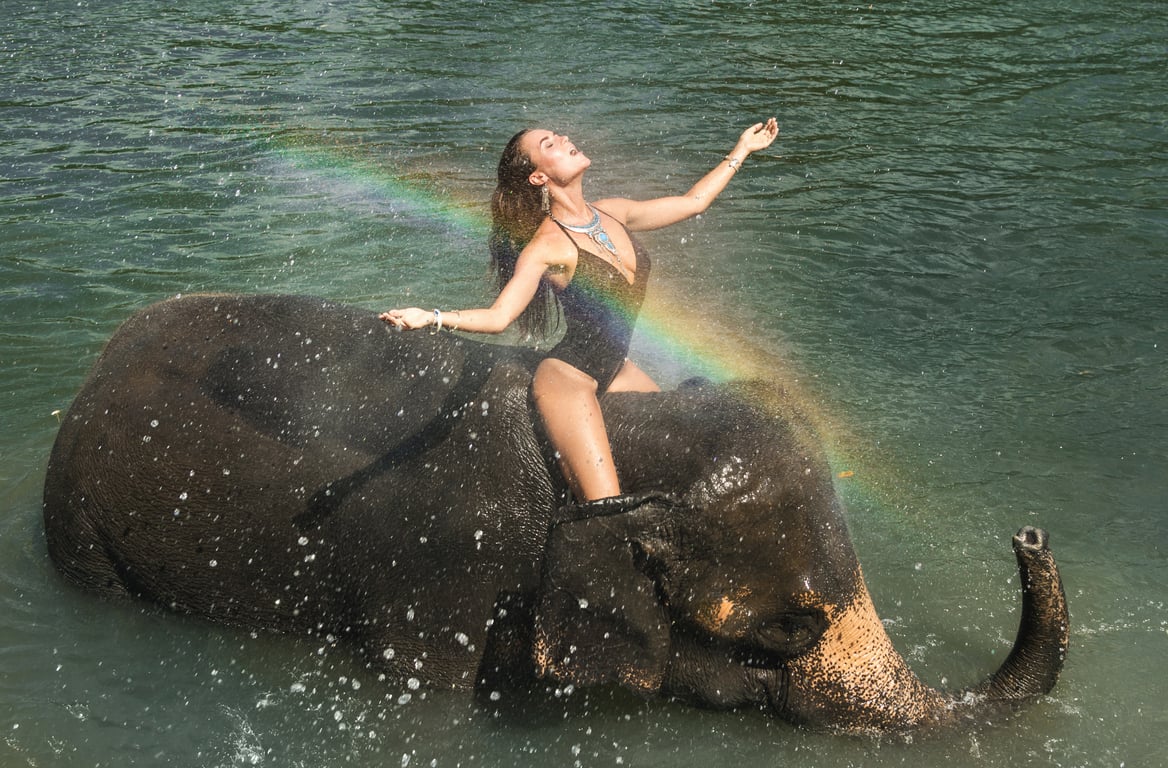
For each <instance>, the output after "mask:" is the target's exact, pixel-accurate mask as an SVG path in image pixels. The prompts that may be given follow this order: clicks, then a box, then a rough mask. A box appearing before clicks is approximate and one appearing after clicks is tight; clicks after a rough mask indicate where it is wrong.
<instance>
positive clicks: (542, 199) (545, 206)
mask: <svg viewBox="0 0 1168 768" xmlns="http://www.w3.org/2000/svg"><path fill="white" fill-rule="evenodd" d="M539 209H540V210H541V211H543V212H544V214H546V215H549V216H550V215H551V212H552V196H551V194H550V193H549V192H548V188H547V185H546V184H545V185H544V186H542V187H540V188H539Z"/></svg>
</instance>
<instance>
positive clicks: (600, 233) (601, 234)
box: [552, 203, 625, 269]
mask: <svg viewBox="0 0 1168 768" xmlns="http://www.w3.org/2000/svg"><path fill="white" fill-rule="evenodd" d="M587 205H588V210H590V211H592V221H590V222H588V223H587V224H584V225H583V226H577V225H575V224H565V223H564V222H562V221H560V220H559V219H557V218H556V217H555V216H552V221H554V222H555V223H557V224H559V225H560V226H561V227H563V228H564V229H570V230H571V231H573V232H578V233H580V234H581V235H587V236H588V239H589V240H591V241H592V242H594V243H596V244H597V245H599V246H600V247H601V248H603V249H604V250H606V251H608V252H609V253H611V254H612V257H613V258H614V259H616V263H617V264H618V265H619V266H620V268H621V269H624V268H625V263H624V262H623V261H621V257H620V254H619V253H617V252H616V245H614V244H613V242H612V238H611V237H609V236H608V233H607V232H605V231H604V225H603V224H601V223H600V211H598V210H596V209H595V208H594V207H592V204H591V203H588V204H587Z"/></svg>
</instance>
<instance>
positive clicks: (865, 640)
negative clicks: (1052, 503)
mask: <svg viewBox="0 0 1168 768" xmlns="http://www.w3.org/2000/svg"><path fill="white" fill-rule="evenodd" d="M1014 552H1015V555H1016V556H1017V558H1018V569H1019V573H1020V575H1021V580H1022V596H1023V602H1022V618H1021V622H1020V626H1019V629H1018V636H1017V639H1016V640H1015V643H1014V649H1013V651H1012V652H1011V653H1010V655H1009V657H1008V658H1007V659H1006V661H1005V662H1004V663H1003V664H1002V667H1001V668H1000V669H999V670H998V671H997V672H996V673H995V674H994V675H993V676H991V677H990V678H989V679H988V680H986V681H985V682H984V683H982V684H981V685H979V686H977V687H975V688H973V689H971V690H970V691H967V692H964V693H962V694H958V695H953V694H946V693H942V692H940V691H937V690H934V689H932V688H929V687H928V686H926V685H924V684H923V683H922V682H921V681H920V680H919V679H918V678H917V676H916V675H915V674H914V673H913V672H912V670H910V669H909V668H908V665H907V664H906V663H905V661H904V658H903V657H902V656H901V655H900V654H899V653H897V652H896V650H895V649H894V648H893V646H892V642H891V640H890V639H889V637H888V634H887V633H886V632H885V630H884V626H883V624H882V623H881V621H880V618H879V617H878V616H877V615H876V610H875V608H874V607H873V605H872V599H871V597H870V596H869V594H868V590H867V588H866V587H865V586H864V581H863V577H862V576H860V575H859V574H857V578H858V584H857V589H856V592H855V597H854V599H853V600H852V601H851V602H850V603H848V604H846V605H835V606H832V605H829V606H824V609H825V610H826V611H827V612H828V614H829V627H830V628H829V630H828V631H827V632H826V633H825V634H824V636H823V638H822V639H821V641H820V643H819V644H818V645H817V646H816V647H815V648H814V649H812V650H811V651H810V652H809V653H808V654H806V655H805V656H802V657H800V658H799V659H797V660H795V661H794V662H792V664H791V665H790V675H789V678H788V688H787V690H786V691H784V702H783V709H784V710H785V711H786V712H787V713H788V714H789V715H790V716H791V717H793V718H795V719H797V720H802V721H804V722H809V723H815V724H827V725H829V726H830V725H832V724H835V725H838V726H839V727H840V728H842V729H845V730H849V731H861V732H864V731H868V732H887V731H903V730H910V729H914V728H920V727H927V726H932V725H944V724H947V723H950V722H953V721H955V720H957V719H959V718H960V717H961V716H962V713H963V712H965V713H967V714H973V713H976V712H980V711H981V710H982V709H985V708H989V707H993V706H1000V705H1001V704H1002V703H1009V702H1017V701H1021V700H1024V699H1029V698H1033V697H1035V696H1041V695H1043V694H1045V693H1047V692H1048V691H1050V689H1051V688H1052V687H1053V686H1054V683H1055V680H1056V679H1057V678H1058V674H1059V671H1060V670H1061V669H1062V665H1063V660H1064V659H1065V657H1066V650H1067V638H1068V627H1069V623H1068V616H1067V604H1066V599H1065V597H1064V594H1063V588H1062V582H1061V580H1060V579H1059V574H1058V568H1057V566H1056V565H1055V562H1054V557H1053V555H1052V554H1051V552H1050V549H1049V548H1048V546H1047V535H1046V532H1045V531H1042V530H1040V529H1037V528H1030V527H1027V528H1023V529H1022V530H1021V531H1019V532H1018V534H1017V535H1015V537H1014Z"/></svg>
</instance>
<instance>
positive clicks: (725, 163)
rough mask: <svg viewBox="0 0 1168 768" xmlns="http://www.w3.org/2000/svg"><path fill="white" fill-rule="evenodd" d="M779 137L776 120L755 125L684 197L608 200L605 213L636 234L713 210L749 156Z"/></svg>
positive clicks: (604, 204)
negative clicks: (719, 197)
mask: <svg viewBox="0 0 1168 768" xmlns="http://www.w3.org/2000/svg"><path fill="white" fill-rule="evenodd" d="M778 135H779V125H778V123H777V122H776V121H775V118H773V117H772V118H770V119H768V120H767V121H766V122H763V123H755V124H754V125H752V126H750V127H749V128H747V129H746V130H745V131H743V132H742V135H741V136H739V137H738V143H737V144H735V145H734V149H733V150H732V151H731V152H730V154H728V155H726V157H725V158H724V159H723V160H722V162H720V163H718V164H717V165H716V166H714V168H713V170H711V171H710V172H709V173H707V174H706V175H705V176H703V177H702V178H701V179H700V180H699V181H698V183H697V184H694V185H693V186H692V187H690V190H689V191H688V192H686V193H685V194H684V195H676V196H672V197H659V198H656V199H653V200H625V199H614V200H606V201H604V202H603V204H602V205H603V207H604V210H606V211H608V212H610V213H611V214H612V215H614V216H617V217H621V218H623V219H624V223H625V226H627V227H628V228H629V229H631V230H634V231H645V230H649V229H660V228H661V227H667V226H669V225H670V224H676V223H677V222H679V221H684V220H685V219H688V218H689V217H691V216H696V215H698V214H699V213H701V212H703V211H705V210H706V209H707V208H709V207H710V203H712V202H714V198H716V197H717V196H718V195H719V194H721V192H722V190H723V189H725V188H726V185H727V184H729V183H730V179H731V178H733V177H734V174H735V173H736V172H737V171H738V169H739V168H741V167H742V163H743V162H744V161H745V160H746V158H747V157H749V156H750V155H751V154H752V153H754V152H757V151H759V150H760V149H766V148H767V147H769V146H770V145H771V143H772V142H774V140H775V139H776V138H777V137H778Z"/></svg>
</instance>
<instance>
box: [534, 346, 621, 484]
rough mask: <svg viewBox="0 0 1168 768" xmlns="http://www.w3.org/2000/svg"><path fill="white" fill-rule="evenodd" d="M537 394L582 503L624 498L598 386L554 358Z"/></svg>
mask: <svg viewBox="0 0 1168 768" xmlns="http://www.w3.org/2000/svg"><path fill="white" fill-rule="evenodd" d="M618 378H619V374H618ZM531 393H532V397H533V398H534V400H535V407H536V409H537V410H538V411H539V415H540V418H541V419H542V420H543V426H544V430H545V431H546V432H547V436H548V439H549V440H551V443H552V447H553V448H555V449H556V454H557V458H558V459H559V462H560V469H561V471H563V473H564V477H565V478H567V480H568V484H569V485H570V486H571V488H572V491H573V493H575V494H576V496H577V499H578V500H579V501H582V502H583V501H595V500H596V499H604V498H608V497H609V496H617V495H619V494H620V492H621V489H620V480H619V478H618V477H617V474H616V465H615V464H614V463H613V460H612V448H611V447H610V446H609V443H608V431H607V430H606V429H605V428H604V416H603V415H602V414H601V412H600V402H599V401H598V400H597V398H596V380H595V379H593V378H592V377H591V376H589V375H588V374H586V373H584V372H582V371H580V370H579V369H577V368H575V367H573V366H571V365H568V364H567V363H565V362H564V361H562V360H556V359H554V358H548V359H546V360H544V361H543V362H541V363H540V364H539V367H538V368H537V369H536V371H535V378H534V379H533V380H532V383H531Z"/></svg>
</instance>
